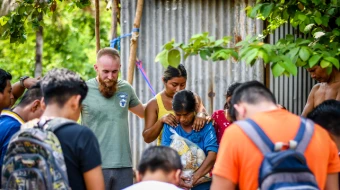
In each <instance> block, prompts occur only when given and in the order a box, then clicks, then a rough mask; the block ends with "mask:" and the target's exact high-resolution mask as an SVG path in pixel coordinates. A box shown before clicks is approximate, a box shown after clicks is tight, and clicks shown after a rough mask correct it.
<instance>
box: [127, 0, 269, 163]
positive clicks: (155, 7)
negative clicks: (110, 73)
mask: <svg viewBox="0 0 340 190" xmlns="http://www.w3.org/2000/svg"><path fill="white" fill-rule="evenodd" d="M249 2H252V1H248V0H210V1H207V0H145V2H144V10H143V19H142V22H141V27H140V37H139V41H138V42H139V44H138V52H137V55H138V58H139V59H140V60H142V62H143V65H144V68H145V70H146V72H147V74H148V76H149V78H150V81H151V84H152V86H153V87H154V89H155V91H156V92H160V91H161V90H162V89H163V84H162V82H161V78H162V72H163V68H162V66H161V65H160V64H159V63H155V62H154V58H155V56H156V55H157V53H158V52H160V51H161V48H162V45H163V44H165V43H166V42H168V41H170V40H171V39H172V38H174V39H175V40H176V41H178V42H187V41H188V39H189V38H190V37H191V36H192V35H193V34H196V33H200V32H206V31H208V32H209V33H210V35H212V36H216V38H220V37H222V36H237V37H239V38H240V39H243V38H245V37H246V36H247V35H249V34H250V35H251V34H255V33H260V32H261V29H262V22H260V21H255V20H252V19H249V18H247V17H246V15H245V11H244V9H245V8H246V7H247V6H248V3H249ZM254 2H255V1H254ZM136 3H137V1H136V0H124V1H121V4H122V7H121V9H122V10H121V24H122V27H121V31H122V32H121V33H122V34H124V33H129V32H130V31H131V30H132V26H133V19H134V16H135V8H136ZM234 44H235V43H231V45H232V46H233V45H234ZM121 47H122V49H121V53H122V55H121V56H122V63H123V66H122V71H123V72H122V74H123V78H126V76H127V75H126V73H127V67H128V66H127V64H128V56H129V39H128V38H126V39H123V40H122V42H121ZM183 64H184V65H185V67H186V68H187V70H188V81H187V89H190V90H192V91H194V92H196V93H197V94H199V95H200V96H201V98H202V100H203V102H204V105H205V107H206V108H207V110H208V111H209V113H212V111H213V110H216V109H221V108H222V107H223V104H224V96H223V95H224V94H225V92H226V89H227V87H228V85H230V84H231V83H233V82H235V81H247V80H252V79H257V80H260V81H263V80H264V69H263V66H262V64H257V65H256V66H254V67H252V68H251V67H248V66H246V65H245V64H244V63H236V62H233V61H226V62H216V63H211V62H205V61H202V60H201V59H200V58H199V57H192V58H189V59H187V60H186V61H185V62H183ZM133 86H134V88H135V90H136V93H137V95H138V97H139V98H140V99H141V101H142V102H143V103H146V102H148V100H150V99H151V98H152V94H151V93H150V91H149V89H148V86H147V85H146V83H145V81H144V80H143V78H142V76H141V75H140V73H139V72H138V70H135V76H134V82H133ZM209 95H210V97H211V98H210V97H209ZM129 117H130V137H131V149H132V153H133V164H134V166H136V164H137V161H138V160H139V158H140V154H141V153H142V151H143V150H144V149H145V147H147V144H146V143H144V140H143V137H142V131H143V128H144V120H143V119H139V118H137V117H136V116H134V115H132V114H130V116H129Z"/></svg>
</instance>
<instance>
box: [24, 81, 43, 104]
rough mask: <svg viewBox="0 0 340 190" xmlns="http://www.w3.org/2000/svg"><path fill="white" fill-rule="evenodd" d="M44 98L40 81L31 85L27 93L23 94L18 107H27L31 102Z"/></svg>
mask: <svg viewBox="0 0 340 190" xmlns="http://www.w3.org/2000/svg"><path fill="white" fill-rule="evenodd" d="M41 98H42V92H41V88H40V82H38V83H37V84H35V85H33V86H31V88H29V89H28V90H27V91H26V92H25V94H24V95H23V97H22V99H21V100H20V102H19V104H18V107H25V106H27V105H29V104H30V103H32V102H34V101H35V100H40V99H41Z"/></svg>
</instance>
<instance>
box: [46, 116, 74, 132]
mask: <svg viewBox="0 0 340 190" xmlns="http://www.w3.org/2000/svg"><path fill="white" fill-rule="evenodd" d="M71 124H77V123H76V122H74V121H73V120H70V119H65V118H61V117H57V118H53V119H51V120H49V121H47V122H46V121H45V123H44V125H43V128H44V129H45V130H48V131H51V132H55V131H56V130H58V129H59V128H61V127H64V126H66V125H71Z"/></svg>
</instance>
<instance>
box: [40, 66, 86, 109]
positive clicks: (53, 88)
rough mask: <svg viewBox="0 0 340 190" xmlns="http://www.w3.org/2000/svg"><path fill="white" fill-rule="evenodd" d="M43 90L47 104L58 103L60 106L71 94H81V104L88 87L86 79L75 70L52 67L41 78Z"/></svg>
mask: <svg viewBox="0 0 340 190" xmlns="http://www.w3.org/2000/svg"><path fill="white" fill-rule="evenodd" d="M41 90H42V93H43V97H44V101H45V104H46V105H48V104H50V103H57V104H58V105H59V106H60V107H63V106H64V104H65V103H66V102H67V101H68V100H69V99H70V97H71V96H74V95H80V96H81V98H80V102H79V103H80V104H81V103H82V101H83V100H84V99H85V97H86V95H87V91H88V87H87V85H86V83H85V81H84V80H83V79H82V78H81V77H80V76H79V75H78V74H76V73H75V72H72V71H70V70H67V69H52V70H50V71H49V72H48V73H47V74H46V76H44V78H43V79H42V80H41Z"/></svg>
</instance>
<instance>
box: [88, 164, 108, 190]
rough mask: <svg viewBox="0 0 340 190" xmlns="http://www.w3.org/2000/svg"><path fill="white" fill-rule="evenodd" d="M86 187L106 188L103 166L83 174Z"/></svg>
mask: <svg viewBox="0 0 340 190" xmlns="http://www.w3.org/2000/svg"><path fill="white" fill-rule="evenodd" d="M83 176H84V181H85V185H86V189H88V190H104V189H105V184H104V176H103V172H102V167H101V166H97V167H95V168H93V169H91V170H89V171H87V172H85V173H84V174H83Z"/></svg>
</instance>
